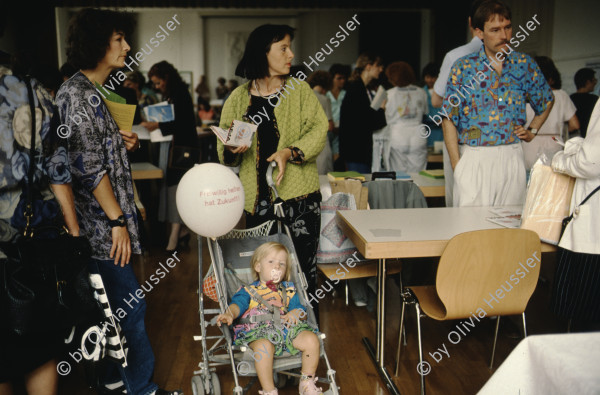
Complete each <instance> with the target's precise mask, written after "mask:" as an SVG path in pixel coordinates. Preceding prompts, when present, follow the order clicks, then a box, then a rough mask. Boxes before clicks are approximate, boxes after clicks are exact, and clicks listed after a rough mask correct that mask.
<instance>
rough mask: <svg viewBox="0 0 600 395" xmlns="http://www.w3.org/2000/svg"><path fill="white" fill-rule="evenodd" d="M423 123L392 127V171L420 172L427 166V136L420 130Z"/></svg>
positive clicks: (390, 158)
mask: <svg viewBox="0 0 600 395" xmlns="http://www.w3.org/2000/svg"><path fill="white" fill-rule="evenodd" d="M420 130H421V125H420V124H419V125H415V126H412V125H393V126H391V127H390V153H389V167H390V170H392V171H403V172H405V173H418V172H420V171H421V170H425V168H426V167H427V138H423V137H422V136H421V135H420V134H419V132H420Z"/></svg>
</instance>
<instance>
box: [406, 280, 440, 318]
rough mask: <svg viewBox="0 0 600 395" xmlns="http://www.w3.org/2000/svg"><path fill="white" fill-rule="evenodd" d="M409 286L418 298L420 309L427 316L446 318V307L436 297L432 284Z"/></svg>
mask: <svg viewBox="0 0 600 395" xmlns="http://www.w3.org/2000/svg"><path fill="white" fill-rule="evenodd" d="M409 288H410V289H411V290H412V291H413V292H414V294H415V296H416V297H417V299H418V300H419V305H420V306H421V310H423V312H424V313H425V314H427V316H429V317H431V318H433V319H436V320H438V321H444V320H445V319H446V308H445V307H444V304H443V303H442V301H441V300H440V298H439V297H438V294H437V291H436V289H435V286H434V285H428V286H417V287H409Z"/></svg>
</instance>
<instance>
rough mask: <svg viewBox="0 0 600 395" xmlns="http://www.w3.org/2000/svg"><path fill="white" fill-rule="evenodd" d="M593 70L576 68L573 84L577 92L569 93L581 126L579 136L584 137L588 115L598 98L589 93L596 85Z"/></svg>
mask: <svg viewBox="0 0 600 395" xmlns="http://www.w3.org/2000/svg"><path fill="white" fill-rule="evenodd" d="M594 74H595V73H594V70H592V69H588V68H583V69H579V70H577V72H576V73H575V78H574V79H575V86H576V87H577V93H573V94H572V95H571V100H573V104H575V108H577V112H576V113H575V115H577V119H579V124H580V126H581V129H579V130H580V131H581V137H583V138H585V135H586V132H587V128H588V123H589V122H590V117H591V116H592V110H593V109H594V106H595V105H596V101H597V100H598V96H596V95H594V94H593V93H590V92H592V91H593V90H594V88H595V87H596V83H597V82H598V80H597V79H596V76H595V75H594Z"/></svg>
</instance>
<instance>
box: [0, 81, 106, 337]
mask: <svg viewBox="0 0 600 395" xmlns="http://www.w3.org/2000/svg"><path fill="white" fill-rule="evenodd" d="M26 84H27V90H28V94H29V104H30V109H31V118H32V119H31V123H32V134H31V150H32V151H33V150H34V149H35V130H34V127H35V126H34V125H35V124H36V123H35V109H34V104H33V103H34V101H33V89H32V87H31V84H30V81H29V79H26ZM34 159H35V155H33V152H30V165H29V170H28V175H27V177H28V184H27V187H26V189H25V191H24V193H25V194H26V207H25V212H24V215H25V219H26V223H27V225H26V227H25V230H24V231H23V234H22V235H20V236H19V237H17V238H16V240H15V242H14V243H13V244H11V245H8V246H3V250H4V251H5V253H6V255H7V256H8V259H7V260H6V261H5V262H4V265H2V266H3V267H2V278H3V283H4V284H2V285H3V287H4V293H5V295H6V303H7V305H6V310H5V311H6V313H7V315H8V317H6V318H7V322H8V327H9V329H10V330H12V331H14V332H16V333H18V334H26V333H36V332H38V333H39V332H45V331H49V330H60V329H67V328H70V327H71V326H72V325H74V324H76V323H77V322H78V321H79V320H80V319H82V318H83V317H85V316H86V314H87V313H92V312H95V311H97V309H98V307H99V306H98V303H97V301H96V300H95V298H94V294H93V292H94V290H93V288H92V286H91V284H90V282H89V272H88V268H87V265H88V262H89V260H90V256H91V246H90V244H89V241H88V240H87V239H86V238H85V237H73V236H71V235H70V234H68V232H67V230H66V228H65V227H64V226H61V224H60V223H56V224H52V225H45V226H43V227H33V226H31V224H32V223H34V221H33V208H32V207H33V190H34V185H33V172H34V168H35V166H36V165H35V160H34Z"/></svg>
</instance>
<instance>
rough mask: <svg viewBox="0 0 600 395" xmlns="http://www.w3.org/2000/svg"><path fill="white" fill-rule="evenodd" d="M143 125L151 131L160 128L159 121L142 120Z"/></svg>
mask: <svg viewBox="0 0 600 395" xmlns="http://www.w3.org/2000/svg"><path fill="white" fill-rule="evenodd" d="M141 125H142V126H143V127H145V128H146V129H148V130H149V131H153V130H156V129H158V122H142V123H141Z"/></svg>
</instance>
